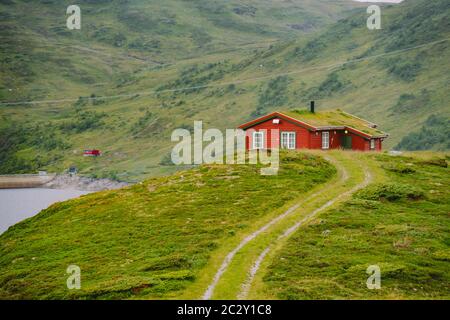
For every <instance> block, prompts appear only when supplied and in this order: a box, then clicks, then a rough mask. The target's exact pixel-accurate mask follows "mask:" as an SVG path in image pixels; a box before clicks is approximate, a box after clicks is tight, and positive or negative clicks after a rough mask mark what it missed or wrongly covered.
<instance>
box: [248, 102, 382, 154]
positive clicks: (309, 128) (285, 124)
mask: <svg viewBox="0 0 450 320" xmlns="http://www.w3.org/2000/svg"><path fill="white" fill-rule="evenodd" d="M239 128H240V129H243V130H245V131H246V133H247V141H246V147H247V150H250V149H270V148H275V147H281V148H283V149H302V148H306V149H323V150H327V149H338V148H341V149H350V150H359V151H371V150H373V151H381V148H382V142H383V140H384V139H385V138H387V137H388V135H387V134H386V133H384V132H382V131H380V130H378V129H377V126H376V125H375V124H373V123H371V122H368V121H366V120H364V119H361V118H358V117H356V116H353V115H351V114H349V113H346V112H344V111H341V110H339V109H338V110H329V111H321V112H315V111H314V103H313V102H311V109H310V110H291V111H286V112H273V113H270V114H268V115H265V116H263V117H260V118H257V119H255V120H252V121H250V122H247V123H244V124H242V125H240V126H239ZM274 129H276V130H278V133H277V134H274V133H276V131H273V130H274Z"/></svg>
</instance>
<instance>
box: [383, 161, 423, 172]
mask: <svg viewBox="0 0 450 320" xmlns="http://www.w3.org/2000/svg"><path fill="white" fill-rule="evenodd" d="M382 168H383V169H385V170H388V171H392V172H397V173H414V172H416V170H415V169H414V168H412V167H411V166H407V165H405V164H403V163H387V164H384V165H382Z"/></svg>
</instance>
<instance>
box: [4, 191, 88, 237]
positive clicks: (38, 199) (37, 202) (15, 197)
mask: <svg viewBox="0 0 450 320" xmlns="http://www.w3.org/2000/svg"><path fill="white" fill-rule="evenodd" d="M88 193H89V191H78V190H57V189H44V188H28V189H0V234H2V233H3V232H5V231H6V230H7V229H8V228H9V227H10V226H12V225H14V224H16V223H17V222H20V221H22V220H24V219H26V218H29V217H32V216H34V215H35V214H37V213H39V212H40V211H41V210H43V209H45V208H48V207H49V206H50V205H52V204H53V203H55V202H59V201H64V200H68V199H72V198H77V197H79V196H81V195H83V194H88Z"/></svg>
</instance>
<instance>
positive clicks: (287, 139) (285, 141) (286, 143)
mask: <svg viewBox="0 0 450 320" xmlns="http://www.w3.org/2000/svg"><path fill="white" fill-rule="evenodd" d="M281 148H283V149H295V132H282V133H281Z"/></svg>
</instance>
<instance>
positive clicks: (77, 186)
mask: <svg viewBox="0 0 450 320" xmlns="http://www.w3.org/2000/svg"><path fill="white" fill-rule="evenodd" d="M128 185H130V184H129V183H127V182H120V181H114V180H110V179H94V178H88V177H83V176H78V175H68V174H62V175H57V176H55V178H54V179H52V180H51V181H49V182H47V183H45V184H43V185H42V186H41V187H42V188H50V189H74V190H80V191H103V190H114V189H120V188H123V187H126V186H128Z"/></svg>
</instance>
